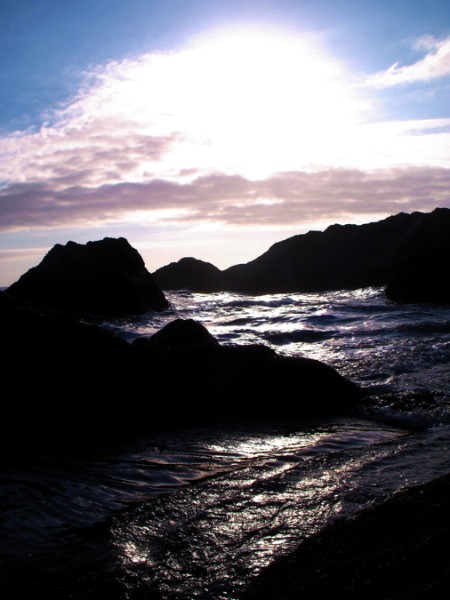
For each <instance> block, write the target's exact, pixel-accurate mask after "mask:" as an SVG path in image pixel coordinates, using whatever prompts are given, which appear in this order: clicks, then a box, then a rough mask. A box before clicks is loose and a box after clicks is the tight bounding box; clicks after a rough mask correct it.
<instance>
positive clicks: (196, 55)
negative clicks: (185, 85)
mask: <svg viewBox="0 0 450 600" xmlns="http://www.w3.org/2000/svg"><path fill="white" fill-rule="evenodd" d="M185 58H186V65H185V68H186V71H185V72H186V73H188V74H189V80H190V85H189V90H188V92H187V94H186V95H185V96H184V98H183V102H184V111H185V116H186V118H187V121H190V126H191V127H192V129H193V130H194V131H195V132H197V133H200V132H202V135H204V136H205V138H208V139H209V140H210V142H211V144H210V147H209V151H210V152H212V151H214V155H215V159H216V160H217V161H218V163H221V164H224V163H225V164H227V165H229V166H230V167H232V165H233V163H234V164H235V165H236V168H238V169H239V171H240V172H242V171H243V170H244V171H245V172H246V173H248V174H253V175H258V176H259V175H267V174H268V173H270V172H275V171H277V170H286V169H291V168H298V167H299V166H302V165H303V166H304V165H305V164H306V163H307V162H308V160H309V162H310V163H311V162H312V161H311V158H312V157H316V156H320V155H322V156H323V155H324V154H326V153H327V152H328V153H329V152H330V151H333V152H336V151H339V144H341V145H342V144H343V143H344V142H343V140H344V139H345V131H346V130H347V131H348V128H349V127H351V126H352V124H354V123H355V122H357V121H358V120H359V119H360V117H361V114H362V112H363V110H364V107H363V103H362V102H361V99H360V98H358V97H357V96H356V94H355V93H353V92H352V90H351V86H350V85H349V82H348V76H347V74H346V73H345V71H344V69H343V68H342V66H341V65H340V64H339V63H338V62H337V61H336V60H333V59H332V58H331V57H330V56H328V55H326V53H325V52H324V51H322V50H321V49H319V47H318V45H317V44H314V43H313V42H312V41H311V40H309V39H307V38H306V37H303V38H302V37H301V36H298V35H297V36H294V35H292V34H286V33H281V32H274V31H270V30H257V29H256V30H255V29H253V30H250V31H242V30H228V31H224V32H219V33H216V34H214V35H212V34H211V35H209V36H206V38H205V39H204V40H202V41H200V42H198V43H197V45H196V46H193V48H192V49H191V50H189V51H187V53H186V55H185Z"/></svg>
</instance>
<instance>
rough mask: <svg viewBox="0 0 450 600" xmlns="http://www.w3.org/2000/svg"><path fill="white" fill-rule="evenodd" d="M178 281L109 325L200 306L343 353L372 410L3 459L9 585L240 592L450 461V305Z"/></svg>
mask: <svg viewBox="0 0 450 600" xmlns="http://www.w3.org/2000/svg"><path fill="white" fill-rule="evenodd" d="M169 297H170V300H171V302H172V308H171V309H170V310H169V311H167V312H165V313H160V314H148V315H145V316H144V317H141V318H139V319H136V320H128V321H124V320H120V321H115V322H113V323H104V326H106V327H108V328H112V329H113V330H115V331H116V332H118V333H119V334H120V335H121V336H123V337H125V338H126V339H132V338H133V337H135V336H136V335H141V334H151V333H153V332H154V331H156V330H158V329H159V328H160V327H161V326H163V325H164V324H165V323H167V322H169V321H171V320H173V319H174V318H176V317H183V318H189V317H192V318H195V319H197V320H200V321H201V322H202V323H203V324H204V325H206V327H207V328H208V329H209V330H210V331H211V333H213V334H214V335H215V336H216V337H217V338H218V339H219V340H220V341H221V342H222V343H239V344H241V343H243V344H247V343H264V344H267V345H270V346H272V347H273V348H275V349H276V350H277V351H279V352H283V353H288V354H301V355H304V356H308V357H311V358H317V359H320V360H322V361H324V362H327V363H328V364H330V365H332V366H334V367H335V368H336V369H338V370H339V371H340V372H341V373H342V374H344V375H346V376H348V377H349V378H350V379H352V380H354V381H356V382H358V383H359V384H360V385H362V386H364V387H365V388H366V389H367V390H368V393H369V397H368V399H367V401H366V406H365V408H364V410H362V411H361V414H359V415H356V416H354V417H353V418H346V419H334V420H317V421H307V422H306V421H303V422H302V421H299V422H276V423H273V424H271V425H270V426H269V425H267V423H266V424H261V423H258V422H253V423H246V424H242V425H241V426H240V427H230V426H227V427H225V426H220V425H217V426H214V427H211V428H208V429H205V428H202V429H200V428H197V429H195V428H190V429H185V430H183V429H177V430H175V431H173V432H170V433H167V434H164V433H159V434H153V435H152V436H151V437H148V438H141V439H139V440H136V441H135V442H133V443H130V444H129V445H127V446H122V447H120V448H115V449H113V450H112V449H111V448H104V449H103V450H102V451H97V452H96V453H95V455H94V454H92V455H89V454H86V455H84V456H76V457H68V456H66V457H64V458H61V457H59V458H55V457H50V456H46V457H40V458H35V459H34V460H32V461H27V462H26V463H25V462H22V463H21V464H15V465H14V466H9V467H7V468H3V469H2V470H1V475H0V501H1V512H0V517H1V536H0V560H1V561H2V571H1V575H2V578H3V581H2V582H0V583H2V589H3V590H6V592H5V594H6V596H5V597H6V598H25V597H30V598H31V597H46V596H48V597H49V598H50V597H51V598H53V597H55V598H57V597H60V598H66V597H72V598H93V597H98V598H102V597H105V596H104V595H103V596H102V594H104V593H105V590H106V589H109V587H110V586H111V582H113V583H114V586H113V588H112V589H111V590H110V591H109V592H108V597H109V598H111V600H114V598H124V599H125V598H130V599H133V598H148V599H150V600H151V599H160V598H167V599H179V600H184V599H186V600H188V599H193V598H201V599H211V600H213V599H214V600H218V599H225V598H229V599H232V598H234V599H238V598H239V597H240V595H241V593H242V590H243V589H245V587H246V585H248V583H249V581H251V580H252V578H253V577H255V576H256V575H257V573H258V572H259V571H260V570H261V568H263V567H264V566H265V565H267V564H269V563H270V562H271V561H272V560H274V558H276V557H278V556H280V555H282V554H285V553H287V552H289V551H290V550H292V549H293V548H295V546H296V545H297V544H298V543H299V542H300V541H301V540H302V539H303V538H305V537H307V536H309V535H311V534H312V533H314V532H315V531H318V530H319V529H321V528H322V527H323V526H324V525H325V524H327V523H328V522H330V521H331V520H333V519H336V518H340V517H341V516H345V515H349V514H353V513H354V512H355V511H358V510H360V509H361V508H363V507H365V506H367V505H370V504H373V503H376V502H379V501H382V500H383V499H385V498H386V497H387V496H389V495H390V494H392V493H394V492H395V491H397V490H399V489H402V488H405V487H408V486H411V485H414V484H416V483H421V482H426V481H428V480H430V479H433V478H434V477H436V476H438V475H441V474H443V473H447V472H449V471H450V461H449V447H450V428H449V423H450V419H449V415H450V410H449V406H450V376H449V362H450V336H449V333H450V307H443V306H436V305H421V306H419V305H410V306H398V305H394V304H389V303H388V302H387V301H386V300H385V298H384V295H383V293H382V290H378V289H367V290H359V291H356V292H338V293H329V294H322V295H318V294H289V295H272V296H263V297H249V296H242V295H237V294H210V295H200V294H190V293H187V292H186V293H176V294H171V295H170V296H169ZM43 589H44V590H45V594H43V593H42V591H43ZM77 590H79V591H78V592H77Z"/></svg>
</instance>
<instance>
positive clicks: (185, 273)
mask: <svg viewBox="0 0 450 600" xmlns="http://www.w3.org/2000/svg"><path fill="white" fill-rule="evenodd" d="M220 273H221V271H220V269H218V268H217V267H215V266H214V265H212V264H211V263H209V262H204V261H203V260H198V259H196V258H191V257H187V258H182V259H181V260H179V261H178V262H172V263H170V264H169V265H166V266H165V267H161V268H160V269H158V270H157V271H155V272H154V273H153V277H154V278H155V281H156V282H157V283H158V285H159V286H160V287H161V288H162V289H163V290H191V291H194V292H195V291H203V292H204V291H213V290H214V289H215V287H216V285H217V284H216V280H218V278H219V277H220Z"/></svg>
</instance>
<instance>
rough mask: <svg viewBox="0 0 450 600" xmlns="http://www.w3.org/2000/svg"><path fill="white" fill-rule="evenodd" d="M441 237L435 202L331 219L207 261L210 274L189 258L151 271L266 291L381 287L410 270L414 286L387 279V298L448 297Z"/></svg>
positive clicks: (207, 284)
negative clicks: (356, 218) (348, 220)
mask: <svg viewBox="0 0 450 600" xmlns="http://www.w3.org/2000/svg"><path fill="white" fill-rule="evenodd" d="M449 238H450V209H447V208H437V209H435V210H434V211H433V212H431V213H420V212H415V213H412V214H405V213H400V214H398V215H395V216H392V217H388V218H387V219H384V220H382V221H378V222H375V223H368V224H365V225H332V226H330V227H328V228H327V229H326V230H325V231H324V232H319V231H310V232H309V233H306V234H304V235H296V236H294V237H291V238H288V239H286V240H284V241H281V242H278V243H277V244H274V245H273V246H272V247H271V248H270V249H269V250H268V251H267V252H265V253H264V254H262V255H261V256H260V257H258V258H256V259H255V260H253V261H251V262H249V263H246V264H241V265H235V266H233V267H230V268H228V269H226V270H224V271H218V270H214V269H211V265H210V266H209V272H210V273H211V275H208V274H207V273H206V270H205V269H204V268H203V264H204V263H202V262H201V261H197V264H196V263H195V262H194V261H195V259H192V258H190V259H182V260H181V261H179V262H178V263H171V264H170V265H167V266H166V267H162V268H161V269H158V270H157V271H155V273H154V277H155V279H156V281H157V282H158V283H159V284H160V285H161V287H162V288H163V289H171V290H176V289H190V290H193V291H199V292H211V291H232V292H244V293H251V294H270V293H284V292H286V293H291V292H322V291H329V290H340V289H358V288H363V287H368V286H385V285H387V284H388V283H389V282H390V281H391V280H392V279H393V278H394V281H404V280H405V278H406V279H411V277H415V273H416V275H417V276H416V277H415V282H414V289H412V288H411V286H409V287H408V286H406V283H405V284H403V285H402V286H401V287H402V290H404V293H403V292H402V293H400V292H398V293H397V292H395V290H396V289H397V288H399V286H400V283H398V284H396V283H393V284H392V286H389V287H388V295H389V297H390V298H392V299H395V300H397V299H398V300H401V301H402V302H416V301H434V300H439V301H446V302H448V301H450V293H449V286H448V284H447V278H446V277H445V275H444V273H445V267H446V265H448V239H449ZM421 257H422V258H421ZM430 266H431V268H430ZM196 267H197V268H196ZM403 269H405V270H403ZM407 272H409V273H411V274H412V275H406V273H407ZM200 273H201V276H199V274H200ZM402 273H404V274H403V275H401V274H402Z"/></svg>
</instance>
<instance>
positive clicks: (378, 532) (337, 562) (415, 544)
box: [242, 475, 450, 600]
mask: <svg viewBox="0 0 450 600" xmlns="http://www.w3.org/2000/svg"><path fill="white" fill-rule="evenodd" d="M449 509H450V476H449V475H447V476H446V477H442V478H440V479H437V480H435V481H432V482H431V483H428V484H426V485H423V486H420V487H417V488H413V489H410V490H407V491H405V492H401V493H399V494H397V495H395V496H394V497H393V498H391V499H390V500H388V501H386V502H385V503H384V504H382V505H380V506H378V507H375V508H371V509H367V510H365V511H363V512H362V513H360V514H359V515H357V516H356V517H355V518H353V519H350V520H346V519H341V520H339V521H337V522H336V523H334V524H332V525H330V526H329V527H328V528H326V529H325V530H324V531H322V532H320V533H318V534H316V535H314V536H313V537H311V538H310V539H308V540H306V541H304V542H303V543H302V544H300V546H299V548H298V550H297V551H295V552H294V553H293V554H292V555H290V556H288V557H285V558H282V559H280V560H279V561H278V562H275V563H274V564H273V565H271V566H269V567H268V568H267V569H266V570H265V571H263V572H262V573H261V575H260V576H259V577H258V578H257V579H256V580H255V582H254V583H253V585H251V586H250V589H248V590H247V592H246V593H245V594H243V596H242V599H243V600H256V599H257V600H269V599H270V600H297V599H299V598H301V599H302V600H317V599H318V598H327V600H341V599H345V600H360V599H361V598H365V599H367V600H382V599H384V598H389V599H390V600H413V599H417V600H419V599H420V600H421V599H427V600H440V599H441V598H445V597H446V596H447V595H448V587H449V585H450V550H449V545H448V543H447V542H448V536H449V535H450V521H449V519H448V511H449Z"/></svg>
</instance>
